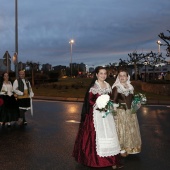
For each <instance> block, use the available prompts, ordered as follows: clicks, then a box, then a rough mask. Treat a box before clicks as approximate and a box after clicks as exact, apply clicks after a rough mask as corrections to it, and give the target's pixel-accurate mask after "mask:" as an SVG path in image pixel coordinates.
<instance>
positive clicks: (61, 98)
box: [34, 96, 170, 105]
mask: <svg viewBox="0 0 170 170" xmlns="http://www.w3.org/2000/svg"><path fill="white" fill-rule="evenodd" d="M34 99H39V100H52V101H70V102H83V101H84V99H83V98H70V97H48V96H34ZM147 104H156V105H170V100H169V101H167V100H159V99H157V100H154V99H152V100H148V101H147Z"/></svg>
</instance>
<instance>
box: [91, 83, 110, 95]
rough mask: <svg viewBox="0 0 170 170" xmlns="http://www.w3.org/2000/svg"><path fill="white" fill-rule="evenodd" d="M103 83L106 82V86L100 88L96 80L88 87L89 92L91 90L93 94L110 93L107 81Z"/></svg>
mask: <svg viewBox="0 0 170 170" xmlns="http://www.w3.org/2000/svg"><path fill="white" fill-rule="evenodd" d="M105 83H106V88H101V87H100V84H99V83H98V82H97V80H96V81H95V84H94V86H93V87H91V88H90V90H89V92H92V93H93V94H97V93H98V94H99V95H101V94H108V93H111V91H112V89H111V87H110V85H109V84H108V83H107V82H105Z"/></svg>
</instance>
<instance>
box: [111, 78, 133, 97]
mask: <svg viewBox="0 0 170 170" xmlns="http://www.w3.org/2000/svg"><path fill="white" fill-rule="evenodd" d="M126 84H127V87H128V88H125V87H124V86H123V85H122V84H121V83H120V80H119V76H117V78H116V81H115V83H114V84H113V86H112V89H113V88H114V87H117V91H118V93H122V94H124V95H125V96H128V95H129V94H133V93H134V88H133V86H132V85H131V83H130V76H129V75H128V80H127V82H126Z"/></svg>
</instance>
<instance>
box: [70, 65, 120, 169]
mask: <svg viewBox="0 0 170 170" xmlns="http://www.w3.org/2000/svg"><path fill="white" fill-rule="evenodd" d="M106 78H107V71H106V69H105V68H104V67H101V66H99V67H97V68H96V70H95V75H94V78H93V80H92V82H91V85H90V87H89V88H88V90H87V93H86V95H85V99H84V104H83V108H82V114H81V123H80V126H79V130H78V134H77V138H76V141H75V145H74V150H73V157H74V158H75V160H76V161H77V162H78V163H81V164H83V165H86V166H90V167H108V166H112V168H113V169H116V168H121V167H123V166H122V165H121V163H120V156H119V153H120V145H119V141H118V137H117V132H116V127H115V123H114V119H113V115H112V114H108V115H107V116H106V117H105V118H102V114H101V112H100V111H99V110H97V107H96V100H97V98H98V97H99V96H101V95H102V94H109V95H110V93H111V91H112V90H111V87H110V85H109V84H108V83H107V82H106V81H105V80H106Z"/></svg>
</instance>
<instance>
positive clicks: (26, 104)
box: [13, 78, 34, 122]
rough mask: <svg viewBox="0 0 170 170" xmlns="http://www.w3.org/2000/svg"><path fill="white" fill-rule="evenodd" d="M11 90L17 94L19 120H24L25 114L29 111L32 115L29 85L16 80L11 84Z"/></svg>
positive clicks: (21, 80)
mask: <svg viewBox="0 0 170 170" xmlns="http://www.w3.org/2000/svg"><path fill="white" fill-rule="evenodd" d="M13 90H14V92H15V94H17V100H18V105H19V109H20V118H21V119H23V122H26V120H25V112H26V111H27V110H30V109H31V114H32V115H33V112H32V110H33V108H32V97H33V96H34V93H33V91H32V88H31V84H30V82H29V81H28V80H26V79H20V78H19V79H16V80H15V81H14V84H13Z"/></svg>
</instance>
